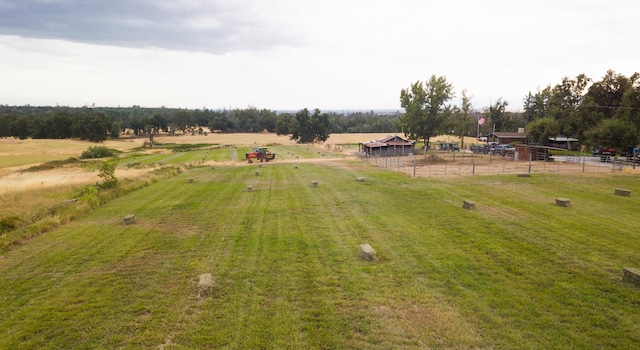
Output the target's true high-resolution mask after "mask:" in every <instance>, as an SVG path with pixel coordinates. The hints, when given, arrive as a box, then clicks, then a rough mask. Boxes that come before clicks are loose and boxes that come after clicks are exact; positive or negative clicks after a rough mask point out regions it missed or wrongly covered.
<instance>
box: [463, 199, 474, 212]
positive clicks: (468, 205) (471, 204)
mask: <svg viewBox="0 0 640 350" xmlns="http://www.w3.org/2000/svg"><path fill="white" fill-rule="evenodd" d="M462 208H463V209H467V210H475V209H476V203H474V202H472V201H468V200H466V199H465V200H464V202H463V203H462Z"/></svg>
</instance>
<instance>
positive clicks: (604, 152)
mask: <svg viewBox="0 0 640 350" xmlns="http://www.w3.org/2000/svg"><path fill="white" fill-rule="evenodd" d="M591 154H593V155H594V156H611V157H615V156H616V150H614V149H613V148H596V149H595V150H593V152H591Z"/></svg>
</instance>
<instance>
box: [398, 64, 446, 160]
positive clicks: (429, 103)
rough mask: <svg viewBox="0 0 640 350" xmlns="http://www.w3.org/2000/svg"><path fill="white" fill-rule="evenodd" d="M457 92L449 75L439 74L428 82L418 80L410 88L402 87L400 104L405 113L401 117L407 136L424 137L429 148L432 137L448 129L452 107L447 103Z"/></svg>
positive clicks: (415, 138)
mask: <svg viewBox="0 0 640 350" xmlns="http://www.w3.org/2000/svg"><path fill="white" fill-rule="evenodd" d="M453 96H454V94H453V86H452V85H451V84H450V83H449V82H447V79H446V78H445V77H436V76H435V75H432V76H431V78H429V80H428V81H427V82H426V83H424V84H423V83H422V82H420V81H417V82H415V83H413V84H411V87H409V88H408V89H402V90H401V91H400V105H401V106H402V108H404V110H405V113H404V115H403V116H401V117H400V120H399V121H400V125H401V126H402V128H403V129H404V133H405V136H407V137H408V138H410V139H412V140H423V141H424V144H425V150H426V149H427V147H428V145H429V139H431V138H432V137H434V136H437V135H440V134H443V133H446V126H447V121H448V118H449V116H450V115H451V110H452V109H451V105H449V104H447V103H448V102H449V101H450V100H451V99H452V98H453ZM425 154H426V152H425Z"/></svg>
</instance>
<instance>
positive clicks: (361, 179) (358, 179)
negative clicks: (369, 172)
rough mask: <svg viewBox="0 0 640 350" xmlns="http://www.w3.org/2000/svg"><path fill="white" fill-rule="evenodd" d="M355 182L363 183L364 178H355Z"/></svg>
mask: <svg viewBox="0 0 640 350" xmlns="http://www.w3.org/2000/svg"><path fill="white" fill-rule="evenodd" d="M356 181H358V182H364V177H359V178H357V179H356Z"/></svg>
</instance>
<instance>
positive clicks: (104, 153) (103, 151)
mask: <svg viewBox="0 0 640 350" xmlns="http://www.w3.org/2000/svg"><path fill="white" fill-rule="evenodd" d="M118 153H120V152H119V151H116V150H114V149H111V148H108V147H105V146H92V147H89V149H88V150H86V151H84V152H82V155H80V159H93V158H106V157H113V156H115V155H117V154H118Z"/></svg>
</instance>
